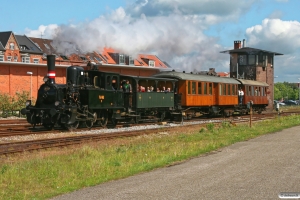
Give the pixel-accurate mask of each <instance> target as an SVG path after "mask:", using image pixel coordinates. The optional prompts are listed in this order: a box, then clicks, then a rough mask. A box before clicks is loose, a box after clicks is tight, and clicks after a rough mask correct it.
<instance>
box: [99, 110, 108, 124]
mask: <svg viewBox="0 0 300 200" xmlns="http://www.w3.org/2000/svg"><path fill="white" fill-rule="evenodd" d="M107 122H108V113H107V112H106V111H103V112H101V113H100V116H99V118H98V120H97V123H98V124H99V125H100V126H102V127H106V125H107Z"/></svg>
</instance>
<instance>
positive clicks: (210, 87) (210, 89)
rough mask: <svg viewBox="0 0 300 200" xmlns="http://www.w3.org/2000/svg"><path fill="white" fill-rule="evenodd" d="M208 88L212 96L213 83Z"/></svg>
mask: <svg viewBox="0 0 300 200" xmlns="http://www.w3.org/2000/svg"><path fill="white" fill-rule="evenodd" d="M208 87H209V94H212V83H209V85H208Z"/></svg>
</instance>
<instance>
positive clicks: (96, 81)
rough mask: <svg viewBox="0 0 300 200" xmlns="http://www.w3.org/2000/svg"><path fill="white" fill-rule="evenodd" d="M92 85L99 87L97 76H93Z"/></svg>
mask: <svg viewBox="0 0 300 200" xmlns="http://www.w3.org/2000/svg"><path fill="white" fill-rule="evenodd" d="M94 86H95V87H96V88H98V87H99V82H98V76H95V77H94Z"/></svg>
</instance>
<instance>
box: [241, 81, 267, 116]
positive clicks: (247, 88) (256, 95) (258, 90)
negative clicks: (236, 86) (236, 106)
mask: <svg viewBox="0 0 300 200" xmlns="http://www.w3.org/2000/svg"><path fill="white" fill-rule="evenodd" d="M237 80H238V81H239V82H240V83H241V85H240V87H241V89H242V90H243V91H244V98H243V104H247V103H248V102H250V101H252V102H253V107H254V108H256V107H257V106H259V107H263V106H267V105H268V103H269V101H268V97H267V91H268V87H269V85H268V84H267V83H264V82H259V81H252V80H245V79H237ZM259 112H260V111H259Z"/></svg>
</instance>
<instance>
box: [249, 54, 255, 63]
mask: <svg viewBox="0 0 300 200" xmlns="http://www.w3.org/2000/svg"><path fill="white" fill-rule="evenodd" d="M255 57H256V55H249V56H248V63H249V65H255V64H256V62H255Z"/></svg>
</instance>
